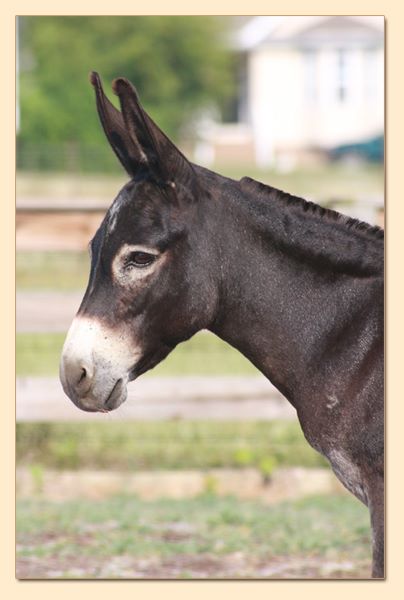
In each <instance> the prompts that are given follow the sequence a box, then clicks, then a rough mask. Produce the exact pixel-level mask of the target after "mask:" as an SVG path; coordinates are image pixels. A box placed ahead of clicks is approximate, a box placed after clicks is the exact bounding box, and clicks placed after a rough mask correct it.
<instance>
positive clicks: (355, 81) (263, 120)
mask: <svg viewBox="0 0 404 600" xmlns="http://www.w3.org/2000/svg"><path fill="white" fill-rule="evenodd" d="M232 44H233V47H234V49H235V51H236V52H237V53H238V54H239V58H240V61H239V64H240V78H239V90H238V108H237V117H236V122H234V123H225V124H218V123H216V124H215V125H212V126H211V127H210V128H208V129H207V132H206V134H205V140H204V143H202V145H200V147H199V152H200V154H201V156H200V158H201V159H203V154H205V158H206V160H209V158H210V159H213V158H214V157H215V154H216V157H219V156H218V155H221V156H226V149H227V153H230V154H229V157H231V155H232V154H233V155H236V154H237V152H238V153H239V156H240V158H241V157H244V159H245V158H250V159H255V162H256V163H257V164H258V165H260V166H277V167H284V168H291V167H293V166H294V165H295V164H296V163H298V162H299V161H300V160H302V159H304V157H306V159H307V157H308V156H309V152H310V150H312V151H316V150H321V149H328V148H332V147H334V146H336V145H339V144H342V143H350V142H357V141H361V140H365V139H366V138H369V137H372V136H374V135H379V134H381V133H383V129H384V17H382V16H380V17H378V16H300V17H297V16H287V17H281V16H274V17H252V18H250V19H249V20H247V21H246V22H245V23H244V24H243V25H242V27H241V29H239V30H238V31H237V32H236V33H235V36H234V39H233V42H232ZM248 155H249V156H248Z"/></svg>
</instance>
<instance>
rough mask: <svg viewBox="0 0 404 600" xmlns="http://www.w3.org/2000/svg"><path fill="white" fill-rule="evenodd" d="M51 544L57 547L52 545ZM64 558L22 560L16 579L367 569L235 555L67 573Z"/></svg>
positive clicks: (87, 562)
mask: <svg viewBox="0 0 404 600" xmlns="http://www.w3.org/2000/svg"><path fill="white" fill-rule="evenodd" d="M53 543H56V542H55V541H53ZM72 558H73V557H69V556H64V557H60V556H54V557H46V558H41V557H28V556H27V557H21V558H19V559H18V562H17V570H16V576H17V578H18V579H368V578H369V573H370V563H369V562H368V561H361V562H358V563H354V562H350V561H340V562H338V561H329V560H326V559H324V558H322V557H315V556H312V557H307V556H298V555H297V556H285V557H282V556H277V557H269V558H268V560H265V561H264V560H256V559H255V560H252V559H251V558H250V557H249V556H247V555H245V554H243V553H241V552H236V553H233V554H229V555H225V556H214V555H211V554H203V555H198V556H187V555H181V554H178V555H177V556H175V558H166V559H157V558H143V559H139V558H137V559H136V558H134V557H131V556H111V557H109V558H108V559H106V558H96V557H84V556H83V557H81V559H80V567H74V568H72V566H71V565H72V562H74V561H72Z"/></svg>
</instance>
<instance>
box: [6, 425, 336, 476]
mask: <svg viewBox="0 0 404 600" xmlns="http://www.w3.org/2000/svg"><path fill="white" fill-rule="evenodd" d="M269 463H271V466H272V467H274V466H279V467H284V466H293V465H300V466H304V467H319V466H322V467H324V466H326V465H327V464H328V463H327V462H326V461H325V459H324V458H323V457H322V456H321V455H320V454H319V453H317V452H316V451H315V450H313V449H312V448H311V447H310V446H309V444H308V443H307V442H306V440H305V439H304V436H303V433H302V431H301V429H300V426H299V424H298V423H296V422H290V421H270V422H264V421H258V422H250V421H249V422H236V421H235V422H227V421H226V422H217V421H168V422H161V421H149V422H147V421H146V422H141V421H138V422H136V421H135V422H123V423H120V422H114V421H110V422H102V423H91V422H90V423H83V422H81V423H17V464H18V465H31V466H32V465H33V466H34V469H35V468H39V469H41V468H53V469H80V468H82V469H83V468H88V469H106V470H110V469H114V470H118V471H119V470H121V471H128V470H129V471H133V470H135V471H137V470H142V469H148V470H153V469H157V470H161V469H209V468H225V467H232V468H244V467H256V468H259V469H261V470H262V471H263V475H265V474H266V467H267V465H269ZM35 473H36V471H35V472H34V474H35Z"/></svg>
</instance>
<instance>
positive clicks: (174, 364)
mask: <svg viewBox="0 0 404 600" xmlns="http://www.w3.org/2000/svg"><path fill="white" fill-rule="evenodd" d="M64 339H65V334H64V333H18V334H17V337H16V371H17V376H28V375H37V376H38V375H43V376H45V375H48V376H54V377H56V376H57V375H58V372H59V360H60V354H61V351H62V347H63V343H64ZM257 374H258V371H257V369H256V368H255V367H254V366H253V365H252V364H251V363H250V362H249V361H248V360H247V359H246V358H245V357H244V356H243V355H242V354H240V352H238V351H237V350H235V349H234V348H232V347H231V346H229V345H228V344H226V343H225V342H223V341H222V340H221V339H219V338H218V337H216V336H215V335H213V334H209V333H206V332H201V333H198V334H196V335H195V336H194V337H193V338H191V339H190V340H188V341H187V342H185V343H183V344H179V345H178V346H177V348H175V350H174V351H173V352H172V353H171V354H170V355H169V356H168V357H167V358H166V359H165V360H164V361H163V362H162V363H160V364H159V365H157V367H155V368H154V369H153V370H152V371H150V373H148V374H146V375H145V377H158V376H164V377H169V376H177V375H251V376H254V375H257Z"/></svg>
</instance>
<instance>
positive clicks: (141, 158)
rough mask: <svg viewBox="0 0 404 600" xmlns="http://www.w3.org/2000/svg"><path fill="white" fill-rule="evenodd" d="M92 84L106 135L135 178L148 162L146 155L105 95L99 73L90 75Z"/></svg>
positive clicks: (121, 160)
mask: <svg viewBox="0 0 404 600" xmlns="http://www.w3.org/2000/svg"><path fill="white" fill-rule="evenodd" d="M90 82H91V84H92V86H93V87H94V89H95V97H96V103H97V110H98V115H99V117H100V121H101V124H102V127H103V129H104V132H105V135H106V136H107V138H108V141H109V143H110V144H111V146H112V149H113V151H114V152H115V154H116V155H117V157H118V159H119V160H120V162H121V163H122V165H123V167H124V168H125V170H126V172H127V173H128V175H130V176H131V177H134V176H135V175H136V173H137V172H138V170H139V168H140V167H141V166H142V165H144V164H145V163H146V162H147V159H146V155H145V153H144V152H143V150H142V149H141V147H140V146H139V143H138V141H137V139H136V138H132V136H131V135H130V133H129V132H128V131H127V128H126V124H125V121H124V119H123V117H122V114H121V113H120V112H119V110H117V109H116V108H115V106H114V105H113V104H111V102H110V101H109V100H108V98H107V97H106V95H105V94H104V90H103V89H102V83H101V79H100V76H99V75H98V73H95V72H94V71H93V72H92V73H90Z"/></svg>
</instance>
